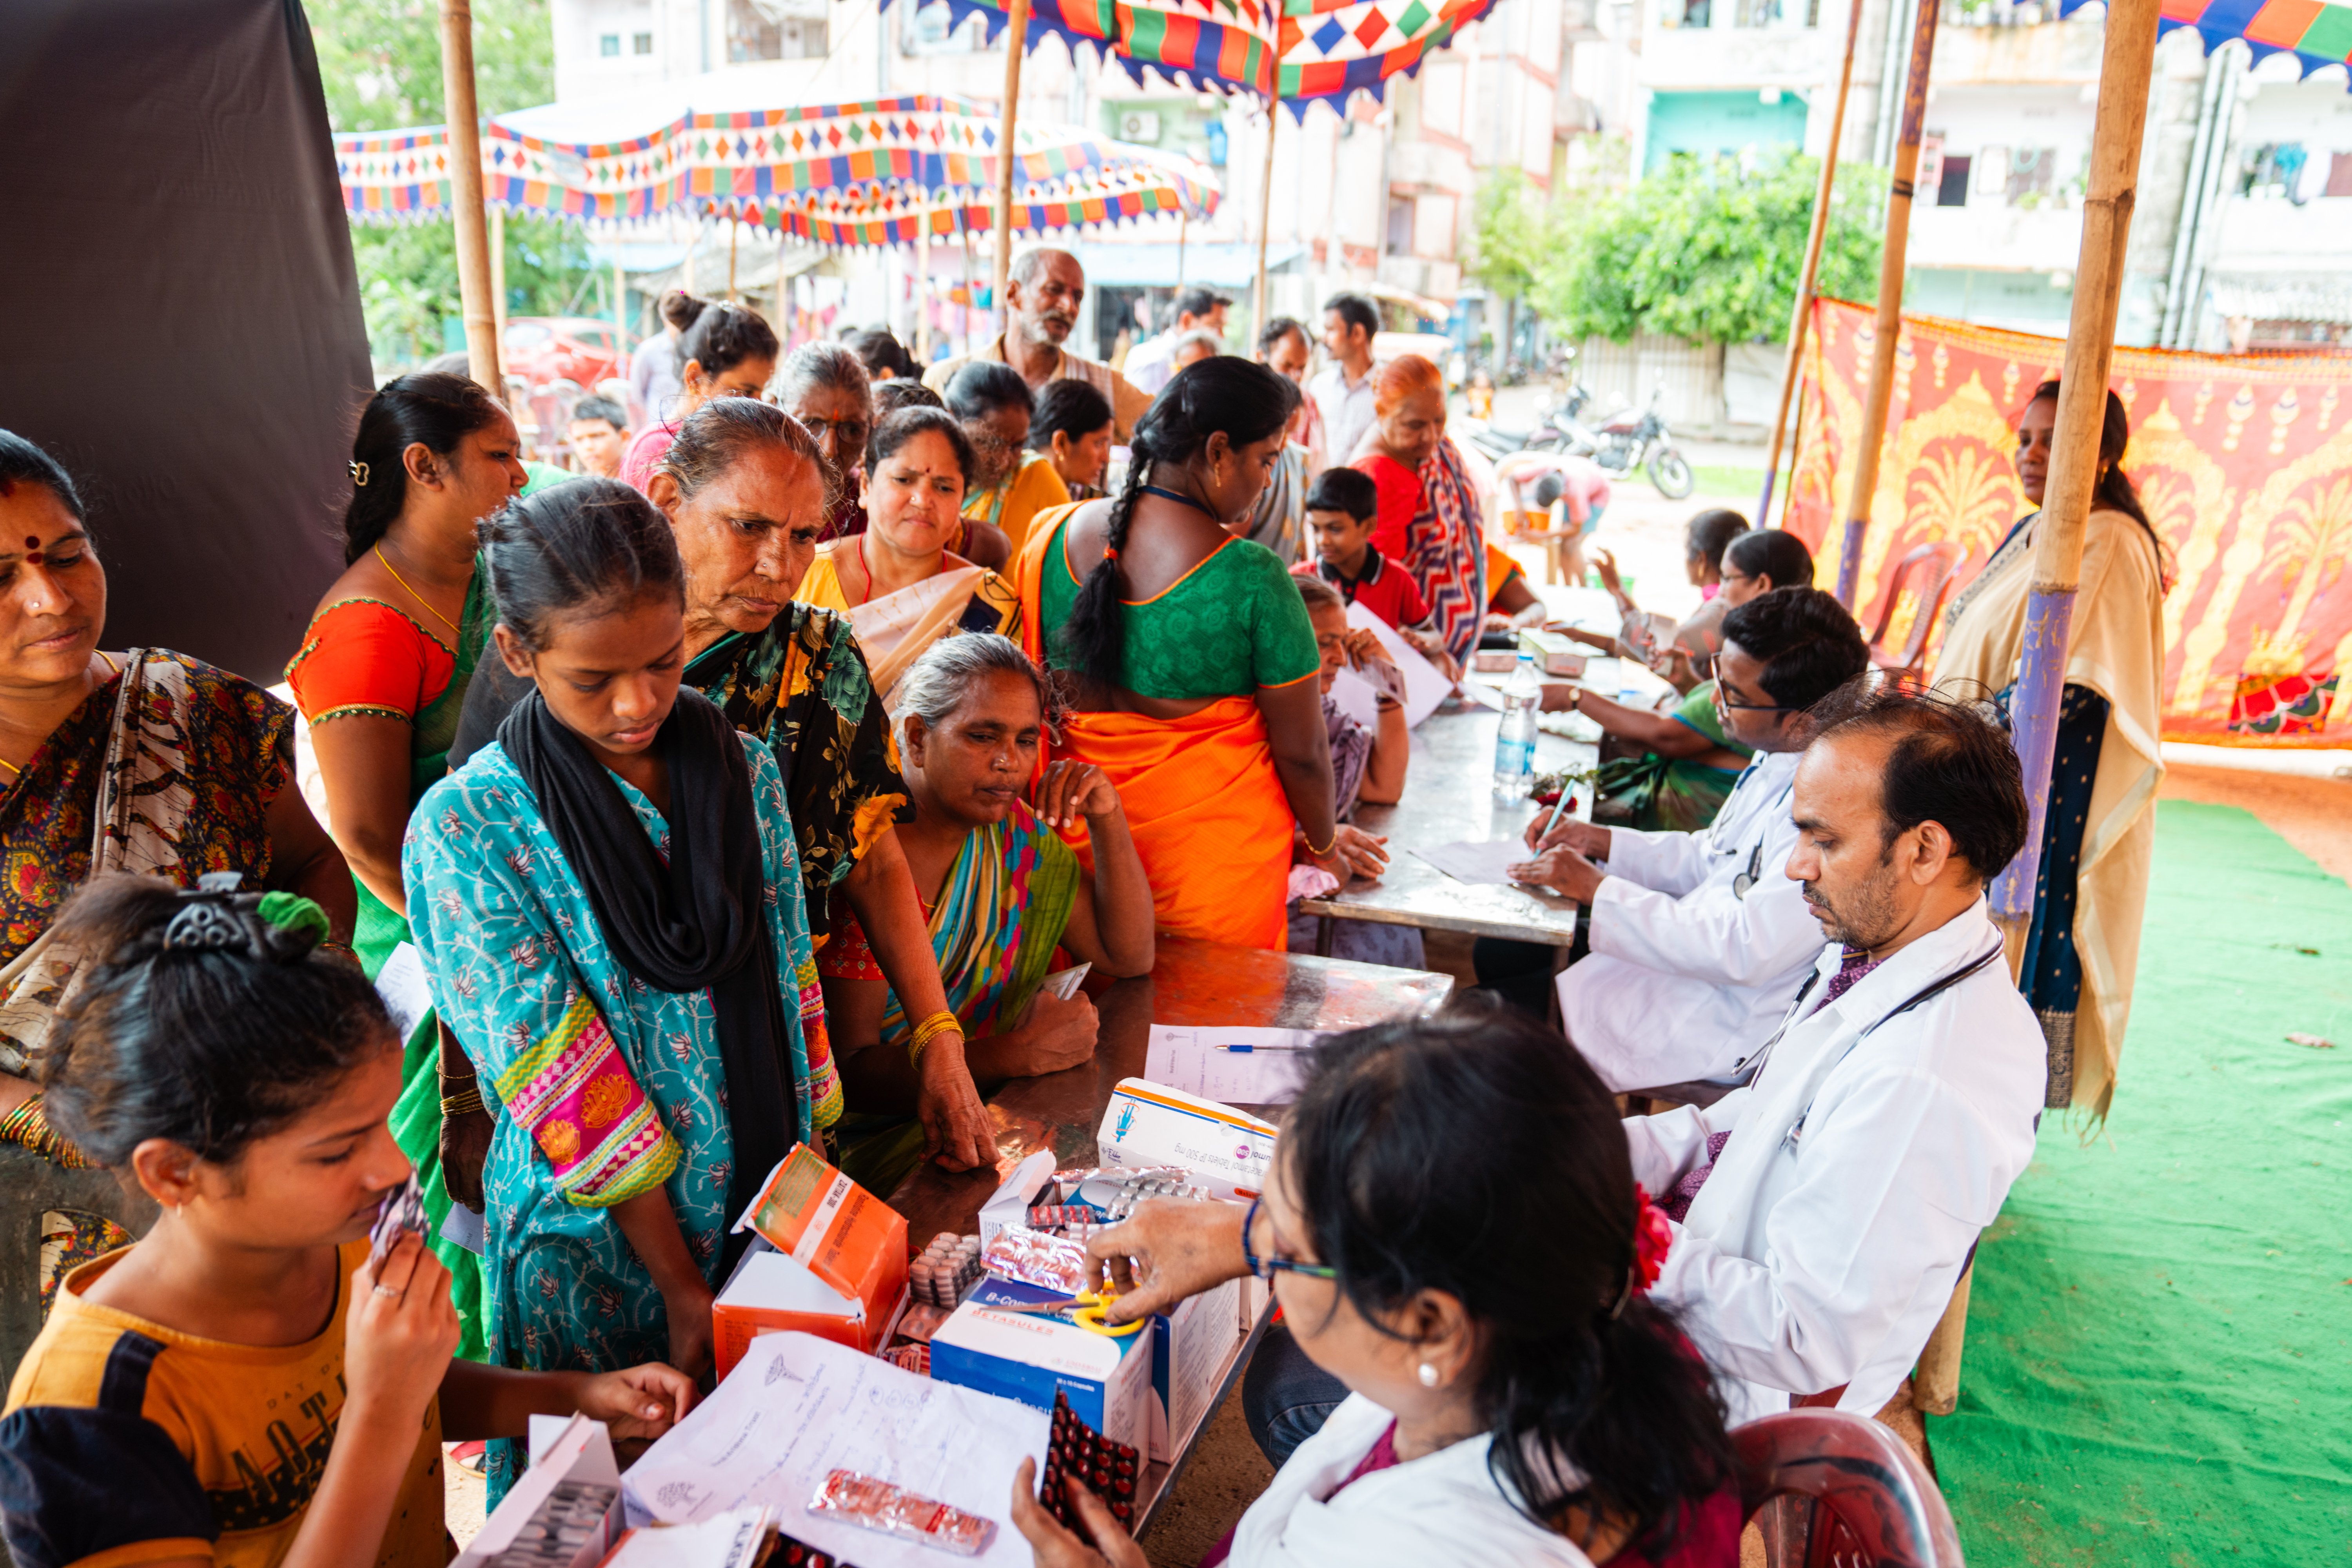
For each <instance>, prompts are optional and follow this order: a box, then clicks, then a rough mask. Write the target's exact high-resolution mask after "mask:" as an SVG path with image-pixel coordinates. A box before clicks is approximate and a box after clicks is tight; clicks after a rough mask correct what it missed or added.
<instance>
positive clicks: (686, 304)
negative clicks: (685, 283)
mask: <svg viewBox="0 0 2352 1568" xmlns="http://www.w3.org/2000/svg"><path fill="white" fill-rule="evenodd" d="M709 306H710V301H709V300H702V299H698V298H696V297H695V296H694V295H692V294H689V293H688V292H687V291H686V290H685V289H671V290H670V291H669V292H668V293H667V294H665V295H663V296H662V302H661V315H662V320H663V321H667V322H668V323H669V324H670V325H671V326H673V327H676V328H677V330H678V331H681V332H682V331H686V329H687V328H688V327H690V326H692V325H694V319H695V318H696V317H697V316H699V315H700V314H702V312H703V311H704V310H708V309H709Z"/></svg>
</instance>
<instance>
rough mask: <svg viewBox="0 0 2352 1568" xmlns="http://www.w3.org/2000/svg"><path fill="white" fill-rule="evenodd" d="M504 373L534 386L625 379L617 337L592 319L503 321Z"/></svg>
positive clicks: (610, 326) (610, 325)
mask: <svg viewBox="0 0 2352 1568" xmlns="http://www.w3.org/2000/svg"><path fill="white" fill-rule="evenodd" d="M505 362H506V363H505V364H504V366H503V368H504V369H505V371H506V373H507V374H509V375H513V376H520V377H521V378H522V379H523V380H525V381H528V382H530V384H532V385H533V386H539V385H543V384H546V383H548V382H551V381H568V382H571V383H572V384H574V385H575V386H593V385H595V384H597V383H598V382H600V381H603V380H604V379H606V378H607V377H609V376H615V375H618V376H625V375H627V374H629V362H628V356H626V355H625V354H624V353H621V343H620V337H619V334H618V333H617V332H616V331H615V330H614V326H613V323H612V322H610V321H598V320H596V319H595V318H594V317H592V316H514V317H509V319H508V321H507V335H506V353H505Z"/></svg>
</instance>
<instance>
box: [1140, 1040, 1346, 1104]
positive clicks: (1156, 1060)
mask: <svg viewBox="0 0 2352 1568" xmlns="http://www.w3.org/2000/svg"><path fill="white" fill-rule="evenodd" d="M1321 1038H1322V1036H1321V1035H1319V1034H1318V1033H1316V1032H1315V1031H1314V1030H1312V1029H1270V1028H1264V1027H1258V1026H1246V1025H1233V1026H1226V1027H1221V1028H1200V1027H1195V1026H1192V1025H1190V1024H1185V1025H1177V1024H1154V1025H1152V1026H1151V1033H1150V1036H1148V1037H1147V1039H1148V1042H1149V1043H1148V1044H1147V1045H1146V1046H1145V1047H1144V1053H1143V1076H1144V1077H1146V1078H1148V1079H1150V1080H1151V1081H1152V1082H1154V1083H1164V1084H1166V1085H1167V1086H1168V1087H1169V1088H1171V1089H1182V1090H1183V1091H1184V1092H1185V1093H1186V1094H1197V1095H1199V1096H1201V1097H1202V1099H1203V1100H1219V1101H1222V1102H1223V1103H1224V1104H1226V1105H1287V1104H1289V1103H1290V1102H1291V1101H1292V1100H1296V1099H1297V1098H1298V1082H1299V1077H1300V1075H1301V1073H1302V1072H1303V1071H1304V1070H1305V1068H1306V1055H1307V1050H1308V1049H1309V1048H1311V1047H1313V1046H1314V1045H1315V1043H1316V1042H1317V1041H1318V1040H1320V1039H1321ZM1228 1046H1248V1047H1251V1048H1250V1049H1248V1050H1246V1051H1235V1050H1227V1049H1226V1048H1225V1047H1228Z"/></svg>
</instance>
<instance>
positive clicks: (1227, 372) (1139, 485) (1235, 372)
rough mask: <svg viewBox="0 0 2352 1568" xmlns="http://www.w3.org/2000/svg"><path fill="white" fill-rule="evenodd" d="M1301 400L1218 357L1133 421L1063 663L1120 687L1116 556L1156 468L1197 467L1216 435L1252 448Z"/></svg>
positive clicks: (1257, 371) (1262, 372) (1249, 367)
mask: <svg viewBox="0 0 2352 1568" xmlns="http://www.w3.org/2000/svg"><path fill="white" fill-rule="evenodd" d="M1298 398H1299V392H1298V387H1297V384H1296V383H1294V382H1293V381H1292V380H1291V379H1290V378H1289V377H1288V376H1286V375H1284V374H1281V373H1280V372H1278V371H1274V370H1269V369H1267V368H1266V367H1265V365H1262V364H1259V363H1256V362H1255V361H1254V360H1246V359H1243V358H1242V357H1241V356H1240V355H1238V354H1218V355H1216V356H1215V357H1213V358H1211V359H1204V360H1202V361H1201V362H1200V363H1198V364H1195V365H1192V366H1189V367H1187V368H1186V369H1184V370H1181V371H1179V372H1177V373H1176V375H1175V377H1174V379H1172V380H1171V381H1170V382H1169V384H1167V386H1166V387H1164V388H1163V389H1161V391H1160V395H1159V396H1158V397H1157V398H1155V399H1153V400H1152V404H1151V406H1150V408H1147V409H1145V410H1144V411H1143V417H1142V418H1140V419H1139V420H1137V421H1136V422H1135V434H1134V436H1133V437H1130V438H1129V442H1128V451H1129V461H1128V465H1127V484H1126V486H1125V488H1123V489H1121V490H1120V491H1119V492H1118V500H1114V501H1112V502H1111V507H1110V525H1109V528H1108V531H1107V532H1106V534H1105V537H1104V540H1103V558H1102V560H1101V561H1100V562H1098V563H1097V564H1096V566H1095V569H1094V570H1093V571H1091V572H1089V573H1087V580H1086V582H1085V583H1084V584H1082V585H1081V586H1080V587H1079V589H1078V597H1077V600H1076V603H1075V604H1073V605H1071V606H1070V617H1069V619H1068V620H1067V621H1065V622H1064V623H1063V625H1062V629H1061V630H1060V631H1059V632H1058V633H1056V634H1055V639H1054V643H1055V653H1056V655H1057V657H1058V658H1059V660H1060V662H1062V663H1064V664H1066V665H1069V666H1071V667H1073V668H1076V669H1077V670H1078V671H1079V672H1080V673H1081V674H1083V675H1085V676H1086V677H1087V678H1088V679H1094V680H1100V681H1103V682H1106V683H1108V684H1111V685H1116V684H1118V678H1119V651H1120V636H1121V634H1120V610H1119V602H1118V582H1119V576H1118V556H1119V552H1121V551H1123V550H1125V549H1126V548H1127V531H1128V529H1129V526H1130V525H1132V524H1133V522H1134V521H1135V503H1136V500H1137V499H1138V498H1139V497H1140V496H1141V495H1142V494H1143V487H1144V486H1145V485H1147V484H1149V483H1150V481H1151V471H1152V469H1153V468H1155V467H1158V466H1160V465H1161V464H1165V465H1167V466H1168V467H1170V468H1175V467H1179V466H1181V465H1182V464H1185V463H1189V462H1191V461H1192V460H1193V459H1194V458H1198V457H1199V456H1200V455H1201V452H1202V448H1204V447H1207V446H1208V444H1209V437H1212V436H1217V435H1222V436H1223V437H1224V438H1225V440H1226V442H1227V443H1228V444H1230V445H1232V446H1234V447H1247V446H1250V445H1252V444H1254V443H1255V442H1259V441H1263V440H1265V438H1266V437H1269V436H1275V435H1278V434H1280V433H1281V432H1282V431H1283V430H1285V429H1286V428H1287V427H1288V426H1289V424H1290V416H1292V415H1293V414H1296V413H1297V411H1298Z"/></svg>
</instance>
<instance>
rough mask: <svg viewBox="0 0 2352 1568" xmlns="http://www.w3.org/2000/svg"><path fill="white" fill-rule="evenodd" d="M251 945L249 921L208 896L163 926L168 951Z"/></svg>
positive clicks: (190, 905)
mask: <svg viewBox="0 0 2352 1568" xmlns="http://www.w3.org/2000/svg"><path fill="white" fill-rule="evenodd" d="M248 945H250V943H249V942H248V940H247V936H246V931H245V922H243V921H240V920H238V919H237V918H236V915H234V914H232V913H231V912H230V911H229V909H228V906H227V905H226V904H222V903H218V902H215V900H213V899H212V898H210V897H206V898H205V899H203V900H201V901H199V902H194V903H191V904H189V905H188V907H187V908H185V909H184V910H181V911H180V912H179V913H178V914H175V915H173V917H172V923H171V924H170V925H167V926H165V927H164V928H163V946H164V949H165V951H167V952H168V951H170V950H172V949H173V948H197V949H205V948H216V947H245V946H248Z"/></svg>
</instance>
